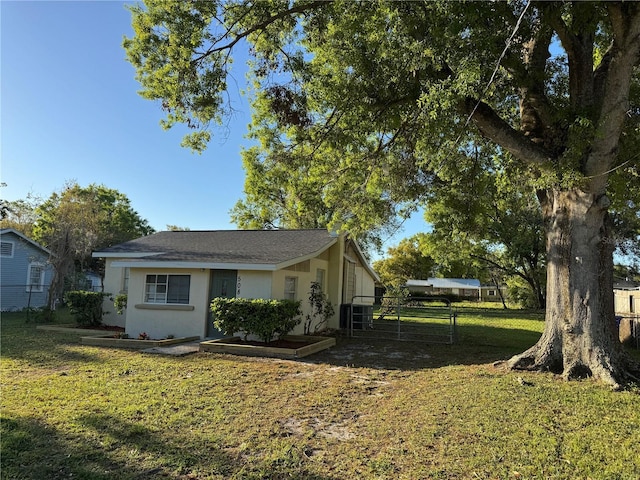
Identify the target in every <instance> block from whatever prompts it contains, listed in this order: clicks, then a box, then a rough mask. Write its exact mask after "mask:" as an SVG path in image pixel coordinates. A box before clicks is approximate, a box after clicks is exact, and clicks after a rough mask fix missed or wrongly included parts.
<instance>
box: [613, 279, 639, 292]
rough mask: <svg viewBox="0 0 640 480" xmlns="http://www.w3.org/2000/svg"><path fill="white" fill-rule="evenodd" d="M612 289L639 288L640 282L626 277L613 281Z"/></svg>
mask: <svg viewBox="0 0 640 480" xmlns="http://www.w3.org/2000/svg"><path fill="white" fill-rule="evenodd" d="M613 289H614V290H639V289H640V282H635V281H633V280H629V279H628V278H625V279H621V280H616V279H614V281H613Z"/></svg>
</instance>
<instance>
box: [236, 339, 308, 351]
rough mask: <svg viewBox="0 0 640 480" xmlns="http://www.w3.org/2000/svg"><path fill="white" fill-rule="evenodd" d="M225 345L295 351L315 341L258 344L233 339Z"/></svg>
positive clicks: (253, 341)
mask: <svg viewBox="0 0 640 480" xmlns="http://www.w3.org/2000/svg"><path fill="white" fill-rule="evenodd" d="M227 343H233V344H234V345H252V346H255V347H275V348H291V349H297V348H301V347H305V346H307V345H311V344H313V343H315V341H308V342H297V341H296V342H294V341H292V340H282V339H281V340H274V341H272V342H260V341H257V340H239V339H234V340H230V341H229V342H227Z"/></svg>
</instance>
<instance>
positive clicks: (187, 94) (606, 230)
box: [124, 0, 640, 386]
mask: <svg viewBox="0 0 640 480" xmlns="http://www.w3.org/2000/svg"><path fill="white" fill-rule="evenodd" d="M131 11H132V14H133V27H134V31H135V35H134V37H132V38H127V39H125V42H124V46H125V48H126V50H127V55H128V59H129V60H130V62H131V63H132V64H133V65H134V66H135V68H136V72H137V79H138V80H139V82H140V83H141V85H142V91H141V94H142V95H143V96H144V97H145V98H149V99H153V100H158V101H160V104H161V106H162V109H163V110H164V111H165V112H166V114H167V116H166V119H165V120H164V121H163V125H164V126H165V127H171V126H172V125H173V124H175V123H186V124H187V125H188V126H189V127H191V128H192V129H193V132H192V133H191V134H190V135H189V136H188V137H187V138H186V139H185V145H187V146H189V147H191V148H193V149H195V150H197V151H202V150H203V149H204V148H205V147H206V144H207V142H208V140H209V137H210V134H209V130H208V127H209V126H210V124H211V123H212V122H218V121H221V120H222V118H223V117H224V115H226V114H228V113H229V108H230V106H229V103H228V102H227V101H226V100H225V92H226V89H227V76H228V74H229V69H230V66H231V58H232V57H231V55H232V53H233V49H234V47H235V46H237V44H238V43H239V42H241V41H247V42H248V43H249V45H250V48H251V54H252V61H251V80H252V82H253V83H252V92H251V93H252V102H253V107H254V117H253V122H252V126H251V132H252V133H251V134H252V135H253V136H255V138H256V139H259V142H260V147H259V150H258V151H257V152H256V153H255V155H256V157H255V158H256V160H255V161H259V162H261V163H262V164H264V165H267V166H269V165H272V164H275V163H278V164H279V165H282V166H283V168H284V169H285V171H286V172H290V174H291V176H292V177H293V178H296V179H298V178H302V179H309V180H310V181H311V182H312V183H311V184H313V182H314V181H315V180H316V179H322V180H323V181H322V182H320V184H319V185H320V186H321V188H320V192H321V196H322V199H323V203H324V205H325V206H326V207H328V211H329V212H330V214H331V220H332V221H331V223H332V224H333V225H336V226H339V227H340V228H341V229H344V230H347V231H350V232H355V233H357V232H359V231H367V230H368V229H370V228H372V227H375V226H379V225H381V224H384V223H385V222H387V221H389V220H390V219H392V218H396V217H397V216H398V215H400V216H402V215H406V213H407V212H410V211H411V210H412V209H414V208H415V207H416V205H418V204H420V203H421V202H424V201H425V200H426V199H427V198H428V196H429V193H430V192H431V191H432V189H433V187H434V184H436V183H437V182H438V181H440V180H442V179H454V178H459V177H461V176H462V175H463V172H464V169H465V168H466V166H467V165H468V164H469V162H470V161H472V160H473V146H474V145H478V144H482V143H483V142H485V143H486V142H490V143H492V144H493V145H494V146H495V148H497V149H498V150H499V153H500V155H498V156H496V157H495V158H496V159H498V163H497V164H495V165H494V166H493V167H488V166H483V167H482V168H485V169H486V168H494V169H495V170H496V172H499V173H500V175H502V178H503V179H504V180H505V181H507V182H510V183H513V184H515V185H520V186H522V187H523V188H527V189H529V191H530V192H532V194H534V195H535V198H536V199H537V201H538V202H539V204H540V212H541V215H542V221H543V224H544V229H545V236H546V238H545V244H546V255H547V270H548V275H547V323H546V326H545V333H544V334H543V336H542V338H541V340H540V342H538V344H536V345H535V346H534V347H532V348H531V349H529V350H528V351H527V352H524V353H523V354H521V355H519V356H516V357H514V358H512V359H511V360H510V361H509V363H508V364H509V366H511V367H512V368H532V369H541V370H552V371H558V372H562V373H563V374H564V376H565V377H566V378H574V377H580V376H583V375H594V376H596V377H598V378H600V379H602V380H603V381H605V382H607V383H610V384H611V385H613V386H619V382H623V381H625V379H628V378H630V376H632V374H631V372H632V371H635V372H637V371H638V370H637V369H636V367H632V366H631V363H630V361H629V359H628V357H626V356H625V355H624V353H623V352H622V350H621V348H620V346H619V344H618V342H617V340H616V338H615V331H614V328H615V321H614V312H613V293H612V270H613V268H612V267H613V261H612V252H613V248H614V247H613V245H614V241H613V240H612V239H613V238H614V237H615V233H614V230H613V227H614V226H615V221H614V220H615V219H614V218H613V216H612V215H610V213H609V212H610V207H611V206H612V201H615V199H613V200H612V197H611V195H612V189H610V188H608V185H609V179H610V177H611V174H612V173H616V174H623V173H624V172H631V173H632V174H633V172H636V171H637V164H638V154H637V148H636V147H637V144H638V141H639V140H638V136H639V133H640V132H639V124H638V119H639V117H640V115H639V114H640V108H639V106H638V105H639V104H638V88H639V80H640V78H639V73H638V58H639V54H640V3H636V2H602V3H596V2H534V1H526V2H525V1H515V2H447V1H425V2H420V1H414V2H393V1H382V0H380V1H376V2H366V3H363V2H353V1H333V2H325V1H312V0H303V1H275V2H249V1H242V2H224V1H223V2H215V1H212V2H172V1H162V0H148V1H146V2H145V4H144V5H136V6H133V7H131ZM625 174H628V173H625ZM311 184H310V185H311ZM465 188H467V189H468V190H471V191H474V189H477V185H473V184H470V185H466V186H465ZM477 193H478V194H482V193H483V192H482V191H481V190H477ZM627 198H628V197H627ZM621 200H622V199H621Z"/></svg>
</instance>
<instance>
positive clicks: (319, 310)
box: [304, 282, 335, 335]
mask: <svg viewBox="0 0 640 480" xmlns="http://www.w3.org/2000/svg"><path fill="white" fill-rule="evenodd" d="M309 305H311V313H310V314H307V316H306V317H305V322H304V334H305V335H309V334H311V327H312V326H313V332H314V333H316V332H319V331H320V330H323V329H325V328H327V322H328V321H329V319H330V318H331V317H333V314H334V313H335V311H334V309H333V305H331V303H330V302H329V301H328V299H327V296H326V295H325V294H324V293H322V288H321V287H320V284H319V283H317V282H312V283H311V291H310V292H309ZM314 323H315V325H314Z"/></svg>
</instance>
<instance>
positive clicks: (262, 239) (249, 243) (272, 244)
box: [94, 230, 336, 265]
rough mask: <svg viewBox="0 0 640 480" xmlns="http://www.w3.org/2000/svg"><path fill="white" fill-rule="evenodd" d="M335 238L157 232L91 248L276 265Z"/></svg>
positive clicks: (157, 257)
mask: <svg viewBox="0 0 640 480" xmlns="http://www.w3.org/2000/svg"><path fill="white" fill-rule="evenodd" d="M335 241H336V237H335V236H333V235H331V234H329V233H328V232H327V231H326V230H208V231H178V232H159V233H155V234H153V235H149V236H146V237H141V238H138V239H136V240H131V241H129V242H125V243H121V244H119V245H114V246H113V247H109V248H107V249H104V250H102V251H100V252H95V253H94V256H95V257H103V256H105V257H106V256H108V257H118V256H123V257H127V258H130V259H136V258H137V259H140V260H141V261H145V260H148V261H153V262H158V261H166V262H194V263H202V262H206V263H229V264H270V265H276V264H280V263H283V262H288V261H292V260H295V259H298V258H301V257H306V256H309V255H312V254H316V253H320V252H321V251H323V250H325V249H326V248H328V247H329V246H331V245H332V244H333V243H334V242H335ZM149 254H151V255H149Z"/></svg>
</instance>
